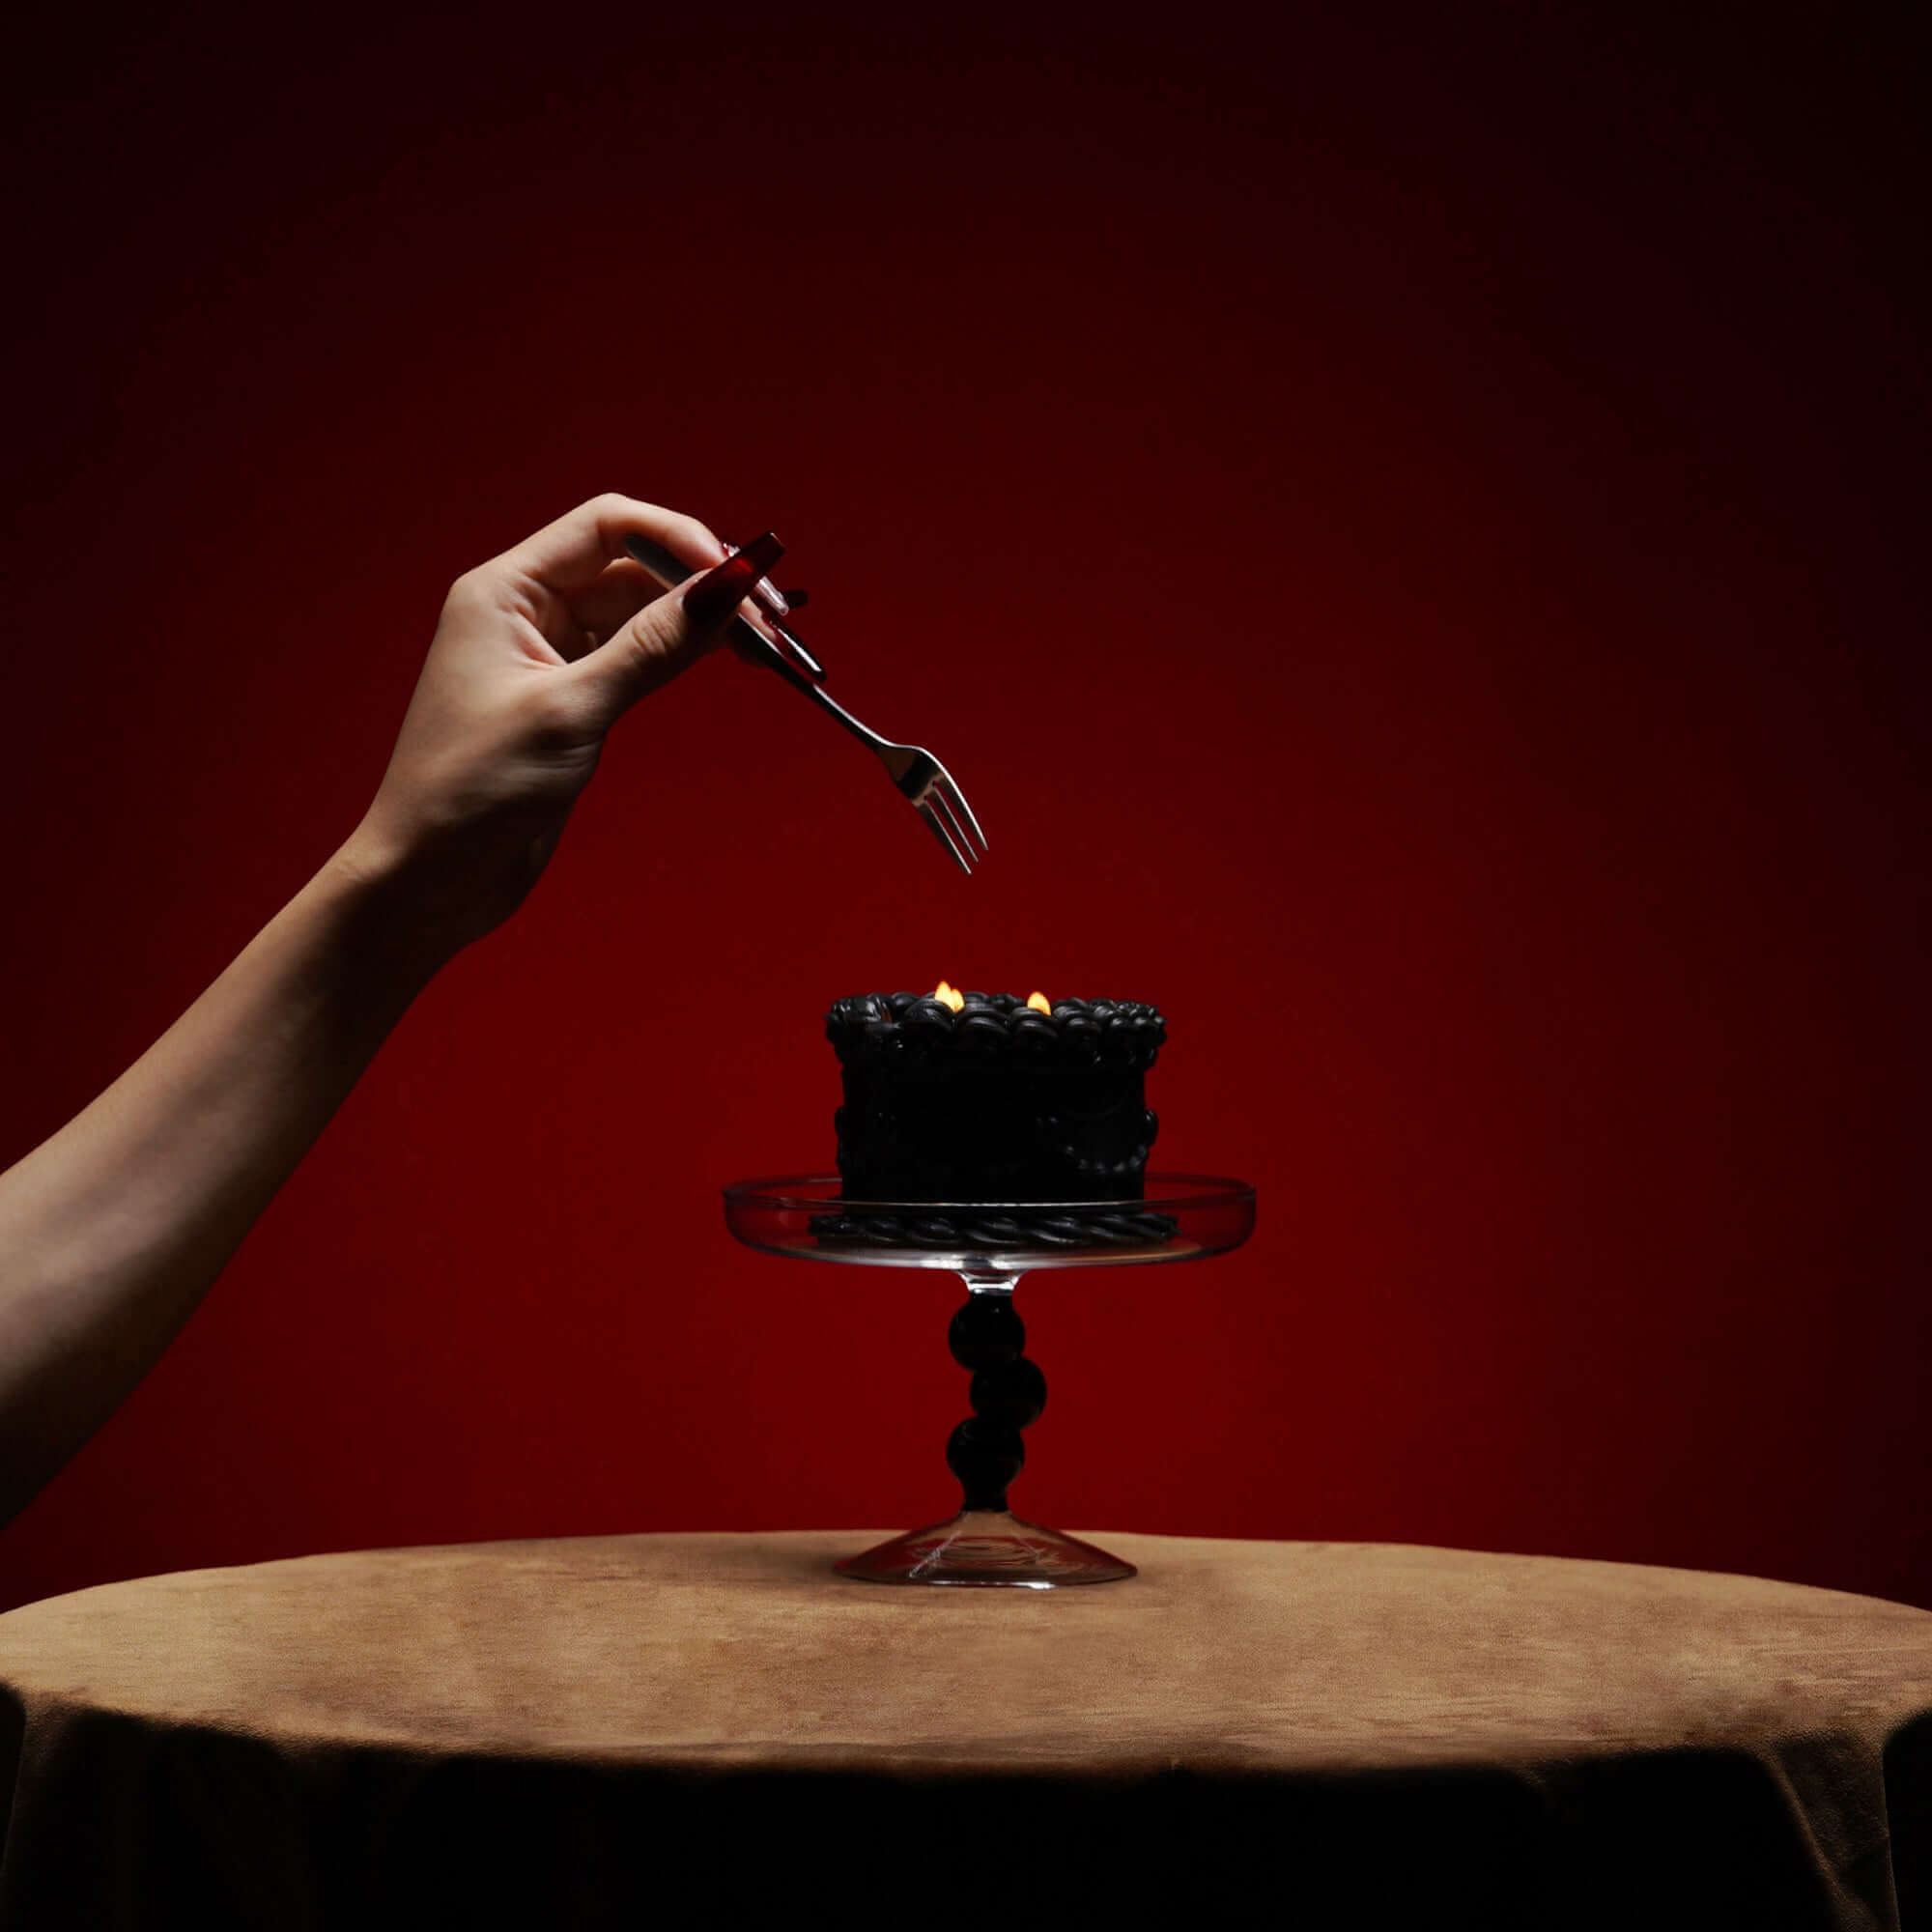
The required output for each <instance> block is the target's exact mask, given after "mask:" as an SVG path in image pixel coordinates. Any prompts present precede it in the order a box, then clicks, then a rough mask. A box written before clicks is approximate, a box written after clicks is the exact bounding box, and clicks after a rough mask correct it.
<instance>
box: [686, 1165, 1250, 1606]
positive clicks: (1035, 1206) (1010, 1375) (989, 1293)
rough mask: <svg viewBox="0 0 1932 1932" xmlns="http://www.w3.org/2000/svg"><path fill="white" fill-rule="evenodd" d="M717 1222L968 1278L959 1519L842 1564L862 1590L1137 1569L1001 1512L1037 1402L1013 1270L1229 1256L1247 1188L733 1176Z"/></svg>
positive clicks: (954, 1343) (826, 1250)
mask: <svg viewBox="0 0 1932 1932" xmlns="http://www.w3.org/2000/svg"><path fill="white" fill-rule="evenodd" d="M725 1225H726V1226H727V1227H728V1228H729V1229H730V1231H731V1233H732V1234H733V1235H735V1236H737V1237H738V1239H739V1240H741V1241H743V1242H744V1243H745V1244H746V1246H748V1247H753V1248H757V1249H759V1250H760V1251H761V1252H763V1253H765V1254H771V1255H789V1256H792V1257H793V1258H794V1259H798V1260H804V1261H818V1262H837V1263H842V1264H847V1265H854V1264H856V1265H858V1266H863V1267H915V1268H943V1269H946V1270H948V1271H950V1272H952V1273H954V1274H957V1275H958V1276H959V1277H960V1279H961V1280H963V1281H964V1282H965V1284H966V1300H965V1303H964V1305H963V1306H962V1307H961V1308H960V1309H959V1311H958V1313H957V1314H955V1315H954V1316H953V1318H952V1326H951V1327H950V1328H949V1329H948V1330H947V1337H946V1339H947V1343H948V1346H949V1347H950V1348H951V1349H952V1359H953V1360H954V1361H955V1362H957V1363H958V1364H959V1366H960V1367H961V1368H962V1369H964V1370H966V1371H967V1372H968V1374H970V1375H971V1377H972V1378H973V1379H972V1382H971V1384H970V1386H969V1387H968V1390H967V1400H968V1402H969V1403H970V1404H971V1406H972V1409H973V1413H972V1414H971V1415H970V1416H968V1417H967V1419H966V1420H965V1421H964V1422H962V1423H960V1424H959V1426H958V1427H957V1428H956V1429H955V1430H953V1432H952V1437H951V1439H950V1440H949V1441H948V1442H947V1445H946V1461H947V1464H948V1466H949V1467H950V1468H951V1469H952V1473H953V1475H954V1476H956V1477H957V1478H958V1480H959V1486H960V1489H961V1491H962V1492H963V1493H962V1496H961V1501H960V1508H959V1514H958V1515H957V1516H954V1517H952V1518H950V1519H949V1520H947V1521H945V1522H936V1523H933V1524H930V1525H929V1526H928V1527H926V1528H924V1529H915V1530H910V1531H908V1532H907V1533H906V1534H905V1535H904V1536H895V1537H894V1538H893V1539H892V1540H891V1541H890V1542H887V1543H882V1544H880V1545H879V1546H878V1547H877V1548H873V1549H867V1550H866V1551H865V1552H864V1553H863V1554H861V1555H858V1556H849V1557H847V1558H846V1559H845V1561H844V1562H842V1563H840V1564H839V1565H838V1570H839V1571H840V1572H841V1573H842V1574H843V1575H845V1576H847V1577H860V1578H862V1579H864V1580H865V1581H867V1582H873V1583H966V1584H1005V1585H1008V1586H1018V1587H1020V1588H1022V1589H1032V1590H1051V1589H1058V1588H1061V1587H1063V1586H1065V1585H1066V1584H1069V1583H1107V1582H1113V1581H1116V1580H1118V1579H1119V1578H1121V1577H1131V1576H1132V1575H1133V1574H1134V1566H1133V1565H1132V1564H1131V1563H1123V1562H1122V1560H1121V1559H1120V1558H1119V1557H1117V1556H1109V1555H1108V1554H1107V1552H1106V1551H1105V1550H1104V1549H1096V1548H1094V1546H1093V1545H1092V1544H1091V1543H1082V1542H1081V1541H1080V1539H1079V1538H1078V1537H1074V1536H1066V1535H1063V1534H1062V1533H1061V1532H1060V1531H1059V1530H1055V1529H1043V1528H1041V1527H1040V1525H1039V1524H1037V1523H1032V1522H1027V1521H1026V1520H1023V1519H1022V1518H1020V1517H1016V1516H1014V1515H1013V1514H1012V1512H1011V1511H1010V1510H1009V1509H1008V1507H1007V1491H1008V1488H1009V1486H1010V1484H1011V1483H1012V1482H1013V1480H1014V1479H1015V1478H1016V1477H1017V1476H1018V1475H1019V1472H1020V1469H1021V1466H1022V1465H1023V1464H1024V1463H1025V1462H1026V1444H1025V1441H1024V1440H1023V1438H1022V1436H1021V1434H1020V1432H1021V1431H1022V1430H1024V1429H1025V1428H1027V1427H1028V1425H1029V1424H1031V1423H1033V1422H1034V1421H1036V1420H1037V1418H1038V1415H1039V1412H1040V1410H1041V1409H1042V1408H1043V1407H1044V1406H1046V1378H1045V1377H1044V1376H1043V1375H1041V1374H1040V1372H1039V1369H1038V1368H1037V1366H1036V1365H1035V1363H1034V1362H1033V1361H1032V1360H1031V1359H1029V1357H1028V1355H1027V1353H1026V1326H1025V1324H1024V1323H1023V1322H1022V1321H1021V1320H1020V1317H1019V1311H1018V1310H1017V1309H1016V1308H1015V1307H1014V1306H1013V1290H1014V1289H1015V1288H1016V1287H1017V1286H1018V1285H1019V1280H1020V1277H1021V1276H1022V1275H1025V1274H1032V1273H1035V1272H1037V1271H1038V1270H1041V1269H1046V1268H1065V1267H1122V1266H1139V1265H1145V1264H1149V1263H1151V1262H1183V1261H1200V1260H1202V1259H1204V1258H1205V1257H1207V1256H1208V1255H1220V1254H1226V1253H1227V1252H1228V1250H1229V1249H1230V1248H1237V1247H1239V1246H1240V1244H1241V1243H1242V1242H1243V1241H1244V1240H1246V1239H1247V1237H1248V1235H1249V1233H1250V1232H1251V1231H1252V1229H1253V1228H1254V1225H1255V1190H1254V1189H1253V1188H1252V1187H1251V1186H1249V1185H1248V1184H1247V1182H1245V1181H1241V1180H1228V1179H1222V1178H1220V1177H1218V1176H1214V1175H1201V1174H1151V1175H1149V1176H1148V1178H1147V1198H1146V1199H1145V1200H1142V1201H1108V1202H1028V1203H1025V1204H1021V1205H969V1204H961V1203H952V1202H892V1201H847V1200H844V1199H842V1198H841V1196H840V1194H839V1191H838V1176H837V1175H823V1174H812V1175H792V1176H786V1177H783V1178H781V1179H771V1180H740V1181H735V1182H733V1183H732V1185H730V1186H729V1187H727V1188H725Z"/></svg>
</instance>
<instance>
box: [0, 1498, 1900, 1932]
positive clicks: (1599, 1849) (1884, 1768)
mask: <svg viewBox="0 0 1932 1932" xmlns="http://www.w3.org/2000/svg"><path fill="white" fill-rule="evenodd" d="M867 1540H868V1539H867V1536H865V1535H864V1534H860V1533H852V1534H844V1535H830V1534H812V1535H771V1536H732V1535H709V1536H639V1537H609V1538H590V1539H583V1540H578V1541H569V1542H555V1543H510V1544H493V1545H475V1546H469V1547H459V1548H430V1549H402V1550H383V1551H375V1552H369V1553H363V1554H355V1555H339V1556H315V1557H307V1558H303V1559H300V1560H298V1561H294V1562H284V1563H268V1564H261V1565H257V1566H254V1567H251V1568H246V1569H234V1570H207V1571H197V1572H189V1573H186V1574H183V1575H180V1576H172V1577H153V1578H148V1579H145V1580H142V1581H139V1582H130V1583H121V1584H115V1585H111V1586H109V1587H106V1588H103V1589H98V1590H88V1591H83V1592H80V1593H79V1594H77V1595H74V1596H71V1597H64V1598H56V1599H53V1600H51V1601H49V1602H46V1603H42V1604H35V1605H29V1606H27V1607H26V1608H23V1609H18V1610H14V1611H13V1612H12V1613H11V1614H9V1615H6V1616H4V1617H0V1792H4V1791H5V1790H6V1789H7V1788H9V1787H11V1799H12V1802H11V1806H10V1809H9V1813H8V1820H7V1835H6V1840H5V1849H4V1861H0V1925H4V1926H6V1927H7V1928H10V1932H13V1929H14V1928H17V1929H18V1932H40V1928H43V1927H81V1926H85V1927H100V1928H107V1927H119V1926H134V1925H140V1926H148V1925H176V1924H182V1925H195V1926H200V1927H213V1926H227V1925H246V1926H251V1927H253V1926H277V1927H279V1926H296V1927H308V1926H320V1925H325V1924H327V1925H344V1926H358V1927H359V1926H373V1925H388V1924H405V1923H407V1924H412V1925H423V1926H441V1925H459V1924H472V1923H497V1922H517V1923H522V1924H526V1925H528V1926H531V1927H546V1928H547V1927H563V1926H571V1927H574V1926H579V1925H606V1924H610V1925H645V1924H650V1923H654V1922H657V1921H658V1920H660V1919H665V1918H669V1917H670V1916H672V1915H673V1914H675V1916H676V1917H677V1918H681V1919H683V1920H685V1921H687V1922H690V1921H692V1920H694V1919H695V1920H696V1923H699V1924H712V1923H716V1924H725V1925H729V1924H733V1923H736V1922H740V1919H741V1918H742V1917H744V1916H748V1915H750V1914H752V1913H757V1914H758V1915H760V1916H761V1917H767V1918H768V1917H769V1916H770V1915H771V1914H773V1913H774V1912H783V1913H785V1914H787V1915H788V1916H794V1917H800V1918H807V1919H809V1920H816V1919H817V1918H823V1917H828V1916H831V1915H833V1914H837V1915H838V1916H841V1917H850V1916H864V1917H867V1918H888V1919H891V1920H893V1921H895V1922H903V1923H905V1924H908V1925H913V1926H918V1925H921V1924H930V1923H935V1922H937V1923H941V1924H952V1923H964V1922H967V1921H968V1920H969V1919H970V1920H974V1921H976V1922H983V1923H992V1924H999V1923H1007V1924H1014V1925H1017V1924H1020V1923H1035V1922H1039V1921H1042V1920H1043V1919H1044V1918H1048V1917H1053V1918H1064V1917H1065V1916H1066V1915H1068V1914H1072V1913H1085V1912H1092V1913H1093V1914H1094V1915H1095V1916H1098V1915H1102V1914H1104V1915H1105V1916H1107V1917H1111V1918H1124V1919H1125V1921H1126V1922H1128V1923H1136V1922H1147V1921H1148V1920H1150V1919H1152V1918H1185V1919H1187V1920H1189V1921H1193V1922H1199V1923H1205V1924H1217V1923H1225V1922H1229V1921H1231V1920H1232V1919H1233V1918H1234V1917H1235V1916H1236V1914H1237V1913H1238V1915H1239V1916H1240V1917H1241V1918H1244V1919H1252V1918H1261V1919H1263V1920H1264V1921H1265V1922H1270V1923H1282V1924H1305V1925H1309V1926H1328V1925H1335V1926H1358V1925H1374V1924H1405V1925H1406V1924H1413V1925H1417V1926H1430V1927H1435V1926H1442V1925H1480V1926H1511V1925H1522V1926H1539V1927H1540V1926H1572V1925H1577V1926H1597V1925H1605V1926H1607V1925H1618V1926H1630V1927H1650V1926H1659V1925H1680V1924H1681V1925H1698V1926H1731V1925H1736V1926H1749V1927H1753V1928H1757V1927H1775V1926H1794V1927H1795V1926H1806V1927H1809V1926H1833V1927H1839V1926H1859V1927H1867V1926H1890V1925H1894V1924H1897V1923H1900V1922H1901V1917H1900V1909H1901V1908H1902V1922H1903V1924H1904V1925H1905V1926H1907V1927H1912V1926H1914V1925H1926V1924H1932V1613H1928V1612H1925V1611H1921V1610H1916V1609H1909V1608H1906V1607H1904V1606H1903V1605H1895V1604H1885V1603H1878V1602H1874V1601H1871V1600H1869V1599H1865V1598H1861V1597H1851V1596H1843V1595H1839V1594H1836V1593H1833V1592H1831V1591H1824V1590H1813V1589H1804V1588H1800V1587H1797V1586H1794V1585H1789V1584H1780V1583H1772V1582H1763V1581H1758V1580H1754V1579H1751V1578H1747V1577H1719V1576H1705V1575H1699V1574H1696V1573H1692V1572H1686V1571H1673V1570H1657V1569H1642V1568H1637V1567H1634V1566H1629V1565H1621V1564H1609V1563H1577V1562H1565V1561H1558V1560H1555V1559H1548V1558H1536V1557H1520V1556H1489V1555H1476V1554H1470V1553H1467V1552H1463V1551H1458V1550H1446V1549H1428V1548H1406V1547H1402V1546H1390V1545H1337V1544H1326V1545H1324V1544H1276V1543H1236V1542H1209V1541H1204V1540H1196V1539H1188V1538H1162V1537H1148V1536H1125V1535H1103V1536H1102V1537H1101V1539H1100V1540H1101V1541H1102V1542H1103V1543H1104V1544H1105V1545H1106V1546H1107V1547H1108V1548H1112V1549H1114V1550H1116V1551H1117V1552H1118V1553H1119V1554H1121V1555H1123V1556H1126V1557H1128V1558H1129V1559H1131V1560H1132V1561H1133V1562H1136V1563H1138V1564H1139V1565H1140V1566H1141V1572H1142V1574H1141V1576H1140V1577H1139V1578H1138V1579H1136V1580H1134V1581H1131V1582H1127V1583H1120V1584H1108V1585H1103V1586H1099V1587H1094V1588H1088V1589H1079V1590H1067V1591H1061V1592H1055V1593H1051V1594H1048V1593H1033V1592H1024V1591H1005V1590H999V1591H994V1590H916V1589H894V1588H885V1587H879V1586H873V1585H866V1584H860V1583H852V1582H848V1581H845V1580H843V1579H841V1578H838V1577H833V1576H832V1575H831V1574H830V1573H829V1570H828V1565H829V1564H830V1563H831V1562H832V1560H833V1558H834V1557H835V1556H836V1555H838V1554H842V1553H846V1552H848V1551H850V1550H853V1549H856V1548H862V1547H864V1545H865V1544H866V1543H867Z"/></svg>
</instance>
